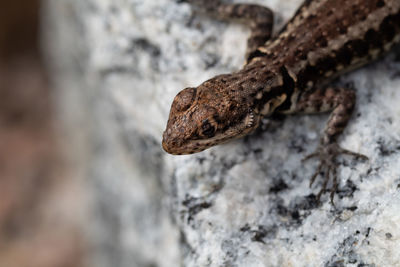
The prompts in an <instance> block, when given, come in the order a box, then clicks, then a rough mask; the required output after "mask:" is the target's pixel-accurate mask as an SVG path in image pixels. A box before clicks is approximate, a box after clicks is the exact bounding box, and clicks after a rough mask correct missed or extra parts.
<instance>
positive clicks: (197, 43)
mask: <svg viewBox="0 0 400 267" xmlns="http://www.w3.org/2000/svg"><path fill="white" fill-rule="evenodd" d="M241 2H250V1H241ZM253 2H257V3H260V4H264V5H266V6H269V7H271V8H272V9H273V10H275V11H276V14H277V16H276V21H277V27H278V28H279V26H282V23H283V22H284V21H285V20H287V19H288V18H289V17H290V15H291V14H292V13H293V12H294V10H295V9H296V7H297V6H298V5H299V4H300V2H301V1H300V0H290V1H278V0H264V1H262V0H259V1H253ZM46 10H47V14H48V22H49V23H48V24H47V26H46V27H47V34H46V38H45V40H46V41H45V42H46V44H47V49H46V51H47V52H48V55H49V62H50V65H51V66H52V69H53V74H54V80H55V81H56V82H57V84H58V85H59V88H60V90H59V91H58V96H59V100H60V101H59V102H60V105H59V106H60V110H61V111H62V114H63V116H62V118H63V119H64V120H65V121H66V125H68V126H69V129H70V130H69V133H70V135H69V137H70V138H72V139H68V140H72V141H71V143H70V146H71V147H75V148H76V149H78V151H76V152H75V153H74V155H75V156H76V157H77V158H78V159H80V160H79V162H81V164H80V167H81V168H82V169H83V170H85V169H86V170H87V171H88V186H89V187H90V188H91V190H92V193H93V195H92V199H93V202H92V203H93V205H92V207H93V214H92V218H93V219H92V220H91V221H90V222H88V232H89V236H90V238H91V240H92V241H93V254H92V256H93V263H94V266H97V267H101V266H251V267H252V266H399V265H398V264H399V262H400V254H399V253H398V251H399V250H400V192H399V190H400V189H399V188H400V168H399V166H400V165H399V164H400V119H399V117H400V105H399V104H398V103H399V101H400V90H398V89H399V88H400V62H399V61H400V60H399V51H398V50H397V53H396V51H395V52H393V53H391V54H390V55H388V56H387V57H386V58H385V59H383V60H381V61H379V62H377V63H374V64H371V65H369V66H367V67H365V68H363V69H362V70H359V71H357V72H355V73H353V74H351V75H347V76H345V77H343V78H341V80H340V81H338V82H339V83H352V84H353V85H354V87H355V88H356V89H357V97H358V102H357V106H356V111H355V113H354V116H353V118H352V120H351V122H350V125H349V127H348V128H347V129H346V131H345V133H344V135H343V138H342V139H341V145H342V146H343V147H345V148H347V149H351V150H355V151H358V152H360V153H363V154H365V155H367V156H368V157H369V159H370V160H369V161H368V162H358V161H355V160H353V159H349V158H345V159H343V160H342V161H341V164H340V169H339V172H338V174H339V177H340V187H339V193H338V195H337V197H336V198H335V204H336V206H335V207H333V206H332V205H331V204H330V203H329V200H328V198H329V197H328V196H327V195H324V197H323V199H322V204H321V205H319V206H318V205H316V203H315V195H314V193H315V192H317V190H318V186H319V185H320V184H318V183H316V186H317V188H311V189H310V188H309V186H308V184H309V178H310V176H311V174H312V172H313V170H314V168H315V167H316V162H310V163H309V164H303V163H302V162H301V159H302V157H304V155H306V154H308V153H310V152H312V151H313V150H314V149H315V147H316V145H317V143H318V138H319V133H320V132H321V130H322V129H323V126H324V124H325V122H326V119H327V115H321V116H293V117H287V118H285V119H282V118H280V119H277V120H273V121H272V122H271V123H270V124H269V125H268V127H265V128H266V130H265V131H260V132H258V133H256V134H254V135H252V136H249V137H246V138H244V139H241V140H238V141H235V142H232V143H229V144H226V145H223V146H218V147H215V148H212V149H210V150H207V151H205V152H202V153H199V154H196V155H191V156H178V157H176V156H170V155H167V154H165V153H164V152H163V151H162V149H161V146H160V140H161V135H162V131H163V129H164V127H165V124H166V120H167V116H168V111H169V107H170V104H171V102H172V99H173V97H174V96H175V94H176V93H177V92H178V91H180V90H181V89H183V88H185V87H187V86H196V85H198V84H199V83H201V82H202V81H204V80H205V79H208V78H210V77H212V76H213V75H216V74H221V73H226V72H230V71H232V70H236V69H238V68H239V67H240V66H241V64H242V59H243V56H242V55H244V50H245V43H246V40H245V39H246V36H247V35H248V33H249V32H248V30H247V29H246V28H244V27H242V26H239V25H235V24H227V23H224V22H220V21H216V20H213V19H210V18H208V17H204V16H202V15H192V11H191V8H190V7H189V6H188V5H187V4H183V3H177V1H172V0H146V1H143V0H129V1H122V0H84V1H83V0H58V1H47V5H46ZM67 128H68V127H67ZM66 132H68V131H66ZM82 133H83V134H82Z"/></svg>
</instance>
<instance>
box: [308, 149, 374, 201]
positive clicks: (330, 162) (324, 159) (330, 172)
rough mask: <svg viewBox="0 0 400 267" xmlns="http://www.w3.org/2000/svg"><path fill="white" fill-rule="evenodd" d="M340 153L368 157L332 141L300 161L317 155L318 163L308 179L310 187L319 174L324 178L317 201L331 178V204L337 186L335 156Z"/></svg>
mask: <svg viewBox="0 0 400 267" xmlns="http://www.w3.org/2000/svg"><path fill="white" fill-rule="evenodd" d="M340 155H349V156H353V157H356V158H358V159H362V160H368V157H367V156H365V155H363V154H359V153H355V152H353V151H350V150H347V149H343V148H341V147H340V146H339V145H338V144H337V143H332V144H328V145H320V146H319V147H318V148H317V150H316V151H315V152H314V153H311V154H309V155H307V156H306V157H304V158H303V159H302V162H304V161H307V160H309V159H311V158H314V157H318V158H319V160H320V163H319V165H318V167H317V169H316V171H315V172H314V174H313V176H312V177H311V180H310V187H311V186H312V185H313V183H314V181H315V180H316V178H317V177H318V175H321V176H322V177H323V178H324V181H323V184H322V187H321V190H320V191H319V192H318V194H317V201H318V202H319V200H320V198H321V195H322V194H323V193H324V192H325V191H326V187H327V185H328V182H329V180H330V179H331V178H332V183H333V184H332V188H331V189H330V200H331V203H332V205H334V203H333V198H334V196H335V193H336V190H337V188H338V179H337V166H338V163H337V161H336V159H337V157H338V156H340Z"/></svg>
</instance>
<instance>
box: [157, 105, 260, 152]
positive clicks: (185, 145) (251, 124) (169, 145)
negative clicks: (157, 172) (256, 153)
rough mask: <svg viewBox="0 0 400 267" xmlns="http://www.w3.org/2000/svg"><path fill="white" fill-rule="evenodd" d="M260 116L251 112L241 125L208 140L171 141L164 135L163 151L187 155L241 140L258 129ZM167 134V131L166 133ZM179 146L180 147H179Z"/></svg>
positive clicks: (231, 127) (236, 125)
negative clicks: (234, 140)
mask: <svg viewBox="0 0 400 267" xmlns="http://www.w3.org/2000/svg"><path fill="white" fill-rule="evenodd" d="M258 124H259V116H257V115H256V114H255V113H254V112H253V111H250V112H249V113H248V115H247V116H246V117H244V119H243V120H241V122H240V123H238V124H235V125H233V126H230V127H229V128H228V129H227V130H225V131H223V132H217V133H216V134H215V136H213V137H211V138H206V139H189V140H186V141H185V140H179V141H176V140H175V142H174V141H171V140H170V138H169V136H168V135H167V134H165V133H164V136H163V141H162V146H163V149H164V150H165V151H166V152H168V153H169V154H172V155H187V154H194V153H197V152H201V151H203V150H205V149H207V148H210V147H212V146H215V145H219V144H223V143H226V142H228V141H230V140H233V139H237V138H240V137H242V136H244V135H247V134H249V133H250V132H252V131H253V130H254V129H256V128H257V127H258ZM166 132H167V131H166ZM179 143H180V144H179ZM178 144H179V145H178Z"/></svg>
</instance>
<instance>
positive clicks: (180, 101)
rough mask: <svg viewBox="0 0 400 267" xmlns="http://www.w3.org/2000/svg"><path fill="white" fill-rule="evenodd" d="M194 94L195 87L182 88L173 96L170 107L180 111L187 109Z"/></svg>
mask: <svg viewBox="0 0 400 267" xmlns="http://www.w3.org/2000/svg"><path fill="white" fill-rule="evenodd" d="M195 96H196V88H193V87H189V88H186V89H183V90H182V91H180V92H179V93H178V94H177V95H176V96H175V99H174V102H173V103H172V108H173V109H175V110H176V111H180V112H182V111H185V110H187V109H188V108H189V107H190V106H191V105H192V103H193V101H194V98H195Z"/></svg>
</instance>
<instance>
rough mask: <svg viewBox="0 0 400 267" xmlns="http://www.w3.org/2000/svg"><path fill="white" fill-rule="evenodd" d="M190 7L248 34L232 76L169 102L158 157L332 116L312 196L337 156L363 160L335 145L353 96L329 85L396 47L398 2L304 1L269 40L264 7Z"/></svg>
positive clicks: (399, 24)
mask: <svg viewBox="0 0 400 267" xmlns="http://www.w3.org/2000/svg"><path fill="white" fill-rule="evenodd" d="M189 1H191V2H196V1H195V0H189ZM197 2H198V3H199V2H200V3H202V4H203V7H205V9H207V11H209V12H211V13H214V14H215V15H216V16H218V17H221V18H224V19H238V18H244V19H245V22H247V24H248V25H249V26H250V28H251V36H250V38H249V40H248V50H247V53H246V59H247V62H246V64H245V66H244V67H243V68H242V69H241V70H239V71H237V72H235V73H231V74H223V75H218V76H216V77H214V78H212V79H210V80H207V81H205V82H204V83H202V84H201V85H200V86H198V87H196V88H186V89H184V90H182V91H181V92H180V93H179V94H178V95H177V96H176V97H175V99H174V101H173V103H172V106H171V111H170V115H169V119H168V123H167V128H166V130H165V132H164V135H163V142H162V145H163V148H164V150H165V151H167V152H168V153H171V154H177V155H180V154H191V153H195V152H199V151H202V150H204V149H207V148H209V147H211V146H214V145H218V144H221V143H224V142H227V141H229V140H232V139H235V138H238V137H241V136H244V135H246V134H248V133H250V132H252V131H254V130H255V129H256V128H257V127H258V126H259V124H260V119H261V118H262V117H264V116H269V115H271V114H273V113H284V114H293V113H318V112H326V111H332V113H331V116H330V118H329V120H328V123H327V127H326V129H325V132H324V134H323V136H322V138H321V142H320V146H319V148H318V149H317V151H316V152H315V153H313V154H312V155H310V157H312V156H318V157H319V158H320V165H319V167H318V169H317V172H316V173H315V175H314V176H313V177H312V180H311V183H312V182H313V181H314V180H315V178H316V176H317V175H318V174H319V173H320V172H321V171H322V170H324V169H325V172H326V177H327V179H326V181H325V182H324V185H323V188H322V190H321V191H320V193H319V194H318V197H319V196H320V195H321V193H322V192H323V191H324V190H325V187H326V184H327V182H328V180H329V176H330V174H332V175H333V177H334V190H336V186H337V182H336V157H337V156H338V155H340V154H351V155H354V156H358V157H362V158H365V156H363V155H360V154H356V153H353V152H351V151H348V150H345V149H342V148H340V147H339V146H338V145H337V137H338V136H339V135H340V133H342V131H343V129H344V128H345V126H346V124H347V122H348V120H349V119H350V116H351V113H352V111H353V109H354V104H355V94H354V92H353V91H352V90H348V89H346V88H334V87H329V86H328V84H329V82H330V81H332V80H333V79H334V78H336V77H337V76H339V75H340V74H342V73H344V72H348V71H350V70H353V69H355V68H358V67H360V66H362V65H364V64H366V63H368V62H370V61H372V60H374V59H376V58H378V57H379V56H381V55H382V54H384V53H385V52H387V51H389V50H390V49H391V47H392V46H393V45H394V44H395V43H398V42H399V41H400V1H399V0H306V1H305V2H304V3H303V4H302V5H301V6H300V8H299V9H298V11H297V12H296V13H295V15H294V16H293V18H292V19H291V20H290V21H289V22H288V23H287V24H286V25H285V26H284V27H283V29H282V30H281V31H280V32H279V33H278V34H277V35H276V36H274V37H272V38H271V35H272V34H271V33H272V21H273V18H272V12H271V11H270V10H269V9H267V8H265V7H261V6H257V5H248V4H222V3H220V2H218V1H217V2H215V1H214V2H213V1H208V0H197ZM334 190H333V191H334ZM333 191H332V192H333ZM331 197H332V198H333V195H331Z"/></svg>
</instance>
